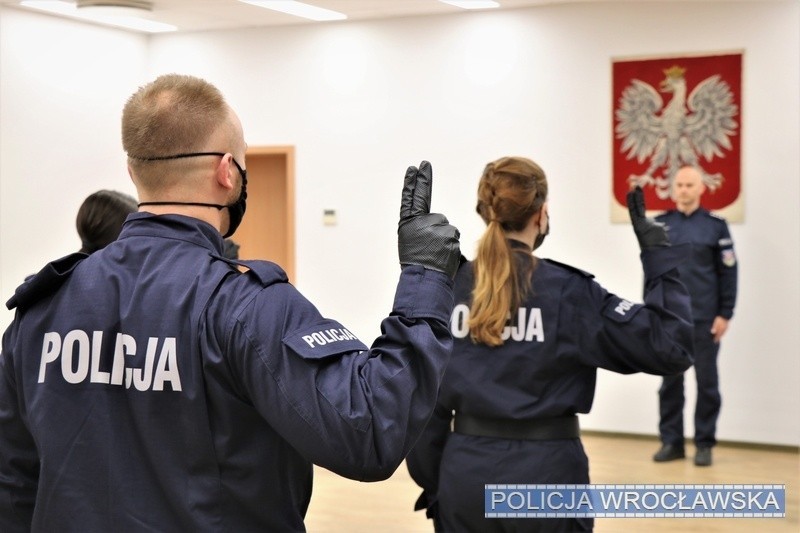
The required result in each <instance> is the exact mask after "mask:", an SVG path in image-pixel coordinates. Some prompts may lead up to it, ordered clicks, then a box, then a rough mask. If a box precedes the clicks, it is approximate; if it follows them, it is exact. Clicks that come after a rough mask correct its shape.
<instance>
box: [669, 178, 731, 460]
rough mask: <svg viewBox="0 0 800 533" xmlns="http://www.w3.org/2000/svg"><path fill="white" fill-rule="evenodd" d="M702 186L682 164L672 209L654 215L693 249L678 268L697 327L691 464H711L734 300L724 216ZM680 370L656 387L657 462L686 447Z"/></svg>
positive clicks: (677, 239) (682, 454)
mask: <svg viewBox="0 0 800 533" xmlns="http://www.w3.org/2000/svg"><path fill="white" fill-rule="evenodd" d="M704 192H705V185H704V184H703V179H702V175H701V173H700V171H699V170H698V169H697V168H695V167H691V166H686V167H683V168H681V169H680V170H679V171H678V172H677V173H676V174H675V178H674V181H673V200H674V202H675V209H673V210H670V211H668V212H666V213H664V214H662V215H659V216H657V217H656V220H657V221H659V222H661V223H663V224H665V225H666V226H667V232H668V234H669V238H670V241H671V242H672V243H673V244H681V243H689V244H690V245H691V252H690V254H689V256H688V257H687V258H686V261H685V262H684V263H683V264H682V265H681V266H680V267H679V271H680V276H681V280H682V281H683V283H685V284H686V287H687V288H688V289H689V294H690V295H691V297H692V315H693V319H694V325H695V332H694V344H695V364H694V369H695V376H696V378H697V403H696V406H695V413H694V426H695V434H694V443H695V446H696V453H695V457H694V464H695V465H697V466H710V465H711V463H712V457H711V449H712V448H713V447H714V445H715V444H716V442H717V441H716V426H717V418H718V417H719V412H720V406H721V404H722V401H721V397H720V392H719V376H718V373H717V354H718V353H719V346H720V339H722V336H723V335H725V332H726V331H727V330H728V321H729V320H730V319H731V317H732V316H733V308H734V305H735V303H736V282H737V268H738V265H737V260H736V254H735V252H734V250H733V240H732V239H731V234H730V231H729V230H728V224H727V222H726V221H725V219H723V218H721V217H719V216H717V215H715V214H712V213H710V212H709V211H708V210H706V209H703V208H702V207H701V206H700V198H701V197H702V195H703V193H704ZM684 402H685V397H684V387H683V374H678V375H674V376H665V377H664V380H663V383H662V385H661V388H660V389H659V403H660V409H659V411H660V422H659V434H660V437H661V442H662V446H661V449H659V450H658V452H657V453H656V454H655V455H654V456H653V460H654V461H656V462H665V461H672V460H676V459H683V458H684V457H686V453H685V450H684V442H683V440H684V432H683V407H684Z"/></svg>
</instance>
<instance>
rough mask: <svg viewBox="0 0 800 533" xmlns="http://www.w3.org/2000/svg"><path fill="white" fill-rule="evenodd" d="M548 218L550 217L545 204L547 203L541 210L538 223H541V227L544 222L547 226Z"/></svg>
mask: <svg viewBox="0 0 800 533" xmlns="http://www.w3.org/2000/svg"><path fill="white" fill-rule="evenodd" d="M547 217H548V213H547V202H545V203H543V204H542V208H541V209H539V219H538V223H539V225H540V226H541V224H542V222H544V224H545V225H546V224H547Z"/></svg>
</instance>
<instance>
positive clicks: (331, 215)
mask: <svg viewBox="0 0 800 533" xmlns="http://www.w3.org/2000/svg"><path fill="white" fill-rule="evenodd" d="M322 223H323V224H324V225H325V226H335V225H336V210H335V209H324V210H323V211H322Z"/></svg>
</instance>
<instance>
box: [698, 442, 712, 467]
mask: <svg viewBox="0 0 800 533" xmlns="http://www.w3.org/2000/svg"><path fill="white" fill-rule="evenodd" d="M694 464H695V465H697V466H711V448H708V447H703V448H697V452H695V454H694Z"/></svg>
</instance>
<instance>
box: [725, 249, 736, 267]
mask: <svg viewBox="0 0 800 533" xmlns="http://www.w3.org/2000/svg"><path fill="white" fill-rule="evenodd" d="M722 264H723V265H725V266H726V267H732V266H734V265H735V264H736V254H735V253H734V251H733V249H732V248H727V249H725V250H722Z"/></svg>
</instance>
